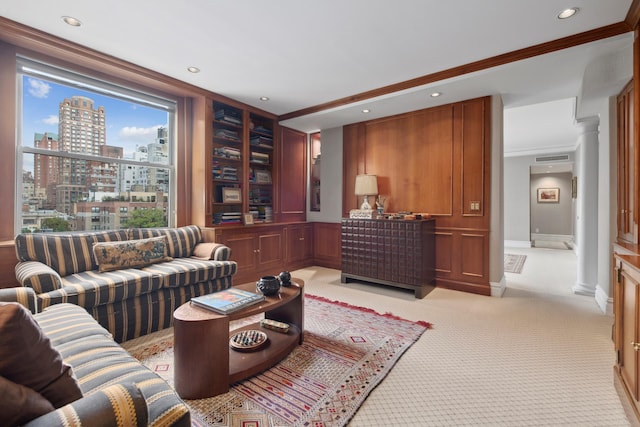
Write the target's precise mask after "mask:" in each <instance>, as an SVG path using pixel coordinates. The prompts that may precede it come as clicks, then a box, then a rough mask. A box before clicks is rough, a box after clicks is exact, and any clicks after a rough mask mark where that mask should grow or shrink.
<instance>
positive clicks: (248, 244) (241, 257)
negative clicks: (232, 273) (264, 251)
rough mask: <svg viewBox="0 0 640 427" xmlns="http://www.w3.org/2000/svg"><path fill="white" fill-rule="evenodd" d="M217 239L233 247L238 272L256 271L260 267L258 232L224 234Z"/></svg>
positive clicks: (232, 252) (233, 258) (232, 254)
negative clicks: (258, 261)
mask: <svg viewBox="0 0 640 427" xmlns="http://www.w3.org/2000/svg"><path fill="white" fill-rule="evenodd" d="M217 241H219V242H221V243H223V244H225V245H227V246H229V247H230V248H231V259H232V260H234V261H235V262H237V263H238V274H241V273H245V272H251V271H255V270H256V269H257V268H258V263H257V260H258V257H257V256H256V255H257V248H258V243H257V242H258V239H257V236H256V234H253V233H246V234H232V235H224V234H223V235H222V236H221V239H219V240H217Z"/></svg>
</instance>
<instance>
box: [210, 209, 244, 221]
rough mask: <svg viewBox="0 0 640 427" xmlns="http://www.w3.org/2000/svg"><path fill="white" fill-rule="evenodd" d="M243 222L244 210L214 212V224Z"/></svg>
mask: <svg viewBox="0 0 640 427" xmlns="http://www.w3.org/2000/svg"><path fill="white" fill-rule="evenodd" d="M241 222H242V212H214V213H213V223H214V224H239V223H241Z"/></svg>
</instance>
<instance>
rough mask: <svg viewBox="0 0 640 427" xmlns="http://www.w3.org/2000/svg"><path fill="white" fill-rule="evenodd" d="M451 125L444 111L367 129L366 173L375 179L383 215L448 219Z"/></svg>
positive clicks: (400, 118)
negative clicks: (404, 213) (417, 214)
mask: <svg viewBox="0 0 640 427" xmlns="http://www.w3.org/2000/svg"><path fill="white" fill-rule="evenodd" d="M451 123H452V107H451V106H445V107H439V108H432V109H428V110H421V111H419V112H415V113H409V114H406V115H402V116H395V117H393V118H392V119H382V120H376V121H373V122H371V123H368V124H367V126H366V151H365V164H366V173H370V174H374V175H378V177H379V179H378V186H379V188H378V191H379V193H380V194H382V195H384V196H385V197H386V202H385V210H386V211H388V212H400V211H411V212H428V213H431V214H434V215H451V191H452V162H453V151H452V147H453V138H452V134H451V132H452V125H451ZM380 187H381V188H380Z"/></svg>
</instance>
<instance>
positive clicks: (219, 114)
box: [213, 108, 242, 125]
mask: <svg viewBox="0 0 640 427" xmlns="http://www.w3.org/2000/svg"><path fill="white" fill-rule="evenodd" d="M213 117H214V119H216V120H218V121H221V122H227V123H231V124H234V125H242V118H241V116H240V113H239V112H238V111H236V110H230V109H225V108H220V109H218V110H216V111H215V113H214V115H213Z"/></svg>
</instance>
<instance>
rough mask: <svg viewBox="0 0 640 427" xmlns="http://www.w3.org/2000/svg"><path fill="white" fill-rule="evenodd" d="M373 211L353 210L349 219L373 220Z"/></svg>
mask: <svg viewBox="0 0 640 427" xmlns="http://www.w3.org/2000/svg"><path fill="white" fill-rule="evenodd" d="M374 212H375V211H374V210H373V209H351V210H350V211H349V218H351V219H373V218H375V216H374Z"/></svg>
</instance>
